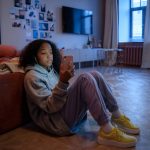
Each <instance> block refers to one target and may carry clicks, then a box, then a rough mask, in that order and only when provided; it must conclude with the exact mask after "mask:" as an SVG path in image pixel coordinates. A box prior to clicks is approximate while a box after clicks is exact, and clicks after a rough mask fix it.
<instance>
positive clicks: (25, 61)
mask: <svg viewBox="0 0 150 150" xmlns="http://www.w3.org/2000/svg"><path fill="white" fill-rule="evenodd" d="M43 43H48V44H50V46H51V47H52V53H53V63H52V65H53V67H54V70H55V71H56V72H57V73H59V68H60V63H61V55H60V52H59V50H58V48H57V47H56V45H55V44H54V43H53V42H52V41H48V40H44V39H38V40H34V41H32V42H31V43H29V44H28V45H27V46H25V48H24V49H23V50H22V52H21V55H20V59H19V66H20V67H23V68H25V67H27V66H34V65H35V64H36V63H37V62H36V60H35V57H36V56H37V53H38V51H39V49H40V47H41V46H42V44H43Z"/></svg>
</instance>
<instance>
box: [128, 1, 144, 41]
mask: <svg viewBox="0 0 150 150" xmlns="http://www.w3.org/2000/svg"><path fill="white" fill-rule="evenodd" d="M131 3H132V0H130V17H129V19H130V33H129V35H130V39H132V40H136V39H135V38H134V37H133V35H132V34H133V33H132V31H133V28H132V27H133V26H132V23H133V12H134V11H138V10H142V37H141V39H139V40H143V39H144V26H145V15H146V6H139V7H133V8H132V7H131ZM140 5H141V0H140Z"/></svg>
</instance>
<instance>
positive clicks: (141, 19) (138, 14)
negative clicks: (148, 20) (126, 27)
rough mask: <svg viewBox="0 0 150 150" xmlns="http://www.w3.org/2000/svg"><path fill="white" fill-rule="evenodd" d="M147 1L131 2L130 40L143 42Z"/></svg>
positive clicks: (136, 0) (135, 0) (132, 0)
mask: <svg viewBox="0 0 150 150" xmlns="http://www.w3.org/2000/svg"><path fill="white" fill-rule="evenodd" d="M146 5H147V0H130V38H131V39H132V40H141V39H143V37H144V25H145V12H146Z"/></svg>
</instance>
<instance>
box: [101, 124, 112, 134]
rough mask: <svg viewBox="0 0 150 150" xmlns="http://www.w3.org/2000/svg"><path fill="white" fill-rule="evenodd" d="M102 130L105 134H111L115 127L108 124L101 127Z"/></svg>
mask: <svg viewBox="0 0 150 150" xmlns="http://www.w3.org/2000/svg"><path fill="white" fill-rule="evenodd" d="M101 128H102V130H103V131H104V132H106V133H109V132H111V130H112V129H113V128H114V126H113V125H112V124H111V122H108V123H106V124H105V125H103V126H101Z"/></svg>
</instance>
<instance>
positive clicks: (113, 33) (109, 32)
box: [103, 0, 118, 48]
mask: <svg viewBox="0 0 150 150" xmlns="http://www.w3.org/2000/svg"><path fill="white" fill-rule="evenodd" d="M103 47H104V48H117V47H118V0H106V6H105V27H104V41H103Z"/></svg>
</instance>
